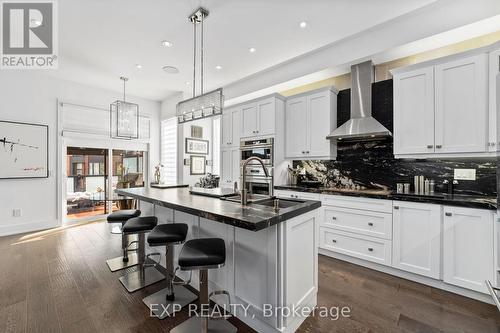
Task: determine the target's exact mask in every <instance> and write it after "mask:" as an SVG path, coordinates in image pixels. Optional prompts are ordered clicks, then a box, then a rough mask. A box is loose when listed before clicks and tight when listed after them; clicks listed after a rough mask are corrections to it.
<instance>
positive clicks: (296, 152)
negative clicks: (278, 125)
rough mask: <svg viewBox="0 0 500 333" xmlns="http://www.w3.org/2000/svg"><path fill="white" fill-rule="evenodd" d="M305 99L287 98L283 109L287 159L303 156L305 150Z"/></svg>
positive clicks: (303, 97)
mask: <svg viewBox="0 0 500 333" xmlns="http://www.w3.org/2000/svg"><path fill="white" fill-rule="evenodd" d="M306 104H307V99H306V97H305V96H302V97H296V98H289V99H287V101H286V109H285V128H286V130H285V137H286V139H285V149H286V154H285V155H286V156H287V157H294V156H304V155H305V152H306V150H307V144H308V143H307V140H308V134H307V126H306V124H307V106H306Z"/></svg>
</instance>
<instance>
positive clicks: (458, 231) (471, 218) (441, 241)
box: [276, 190, 500, 295]
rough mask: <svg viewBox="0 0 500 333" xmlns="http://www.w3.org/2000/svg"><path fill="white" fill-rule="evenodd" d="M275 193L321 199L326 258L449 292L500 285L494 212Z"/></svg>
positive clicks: (483, 290)
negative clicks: (434, 283) (366, 264)
mask: <svg viewBox="0 0 500 333" xmlns="http://www.w3.org/2000/svg"><path fill="white" fill-rule="evenodd" d="M276 195H277V196H279V197H282V198H293V199H305V200H321V202H322V213H321V223H320V227H319V247H320V250H321V251H322V252H321V253H322V254H325V255H330V256H334V257H335V253H339V254H341V255H345V256H349V257H353V258H358V259H362V260H366V261H370V262H374V263H377V264H380V265H385V266H391V268H389V269H390V270H394V274H395V275H398V274H400V271H406V272H409V273H412V274H418V275H422V276H425V277H428V278H432V279H434V280H441V281H440V282H439V283H441V284H442V285H443V289H447V288H449V286H448V287H445V284H444V283H443V282H445V283H447V284H450V285H454V286H458V287H460V288H464V289H469V290H474V291H477V292H481V293H488V290H487V287H486V284H485V281H486V280H489V281H491V282H492V283H495V282H496V283H497V285H498V284H500V282H498V280H499V278H498V277H497V276H496V274H495V271H496V267H497V266H498V267H500V264H499V263H500V259H499V257H498V256H496V255H495V250H496V249H497V248H498V247H499V246H500V245H498V243H500V231H498V230H499V229H498V228H495V225H494V223H496V222H495V221H496V219H495V218H494V217H495V216H496V215H495V214H494V212H493V211H490V210H484V209H477V208H463V207H450V206H442V205H438V204H428V203H417V202H408V201H397V200H394V201H392V200H383V199H371V198H360V197H350V196H340V195H330V194H324V195H323V194H322V195H318V194H315V193H303V192H293V191H283V190H279V191H276ZM499 225H500V224H499ZM495 237H498V239H497V240H496V239H495ZM341 259H343V260H347V261H349V259H348V257H342V256H341ZM357 263H359V262H357ZM384 269H387V268H384ZM499 274H500V273H499ZM408 278H410V279H411V277H408ZM415 280H416V281H419V282H421V279H417V278H415ZM460 288H456V289H455V291H456V292H458V293H461V292H460ZM463 294H465V295H467V293H465V291H464V293H463Z"/></svg>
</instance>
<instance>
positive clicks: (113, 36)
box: [52, 0, 434, 100]
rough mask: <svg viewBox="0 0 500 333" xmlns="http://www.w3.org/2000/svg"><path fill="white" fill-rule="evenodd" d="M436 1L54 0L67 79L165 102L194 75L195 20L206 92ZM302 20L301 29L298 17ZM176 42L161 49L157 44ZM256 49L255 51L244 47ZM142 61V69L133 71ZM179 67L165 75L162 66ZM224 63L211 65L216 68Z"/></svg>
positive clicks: (61, 73)
mask: <svg viewBox="0 0 500 333" xmlns="http://www.w3.org/2000/svg"><path fill="white" fill-rule="evenodd" d="M432 2H434V0H357V1H353V0H309V1H304V0H272V1H270V0H252V1H249V0H230V1H229V0H226V1H224V0H203V1H195V0H175V1H174V0H142V1H137V0H64V1H59V45H60V66H59V70H57V72H54V73H52V74H53V75H56V76H58V77H62V78H64V79H68V80H72V81H77V82H80V83H84V84H89V85H92V86H98V87H102V88H106V89H111V90H116V91H119V90H120V89H121V82H120V81H119V76H120V75H122V74H125V75H127V76H129V77H130V81H129V86H128V91H129V93H130V94H131V95H135V96H139V97H144V98H149V99H153V100H162V99H164V98H166V97H168V96H170V95H171V94H173V93H174V92H178V91H187V90H188V89H189V87H188V86H187V85H186V81H191V80H192V71H193V64H192V52H193V37H192V29H193V27H192V25H191V24H190V23H189V22H188V20H187V16H188V15H189V14H191V13H192V12H193V10H194V9H196V8H197V7H199V6H200V5H202V6H204V7H206V8H207V9H208V10H209V11H210V15H209V17H208V18H207V20H206V22H205V68H206V69H205V86H206V89H205V91H207V90H209V89H211V88H217V87H219V86H224V85H227V84H229V83H232V82H234V81H237V80H240V79H243V78H245V77H248V76H250V75H252V74H254V73H257V72H259V71H262V70H265V69H266V68H269V67H272V66H275V65H277V64H280V63H283V62H286V61H287V60H290V59H292V58H294V57H297V56H299V55H301V54H304V53H307V52H310V51H312V50H315V49H318V48H321V47H323V46H325V45H328V44H331V43H333V42H336V41H339V40H341V39H344V38H346V37H348V36H350V35H353V34H356V33H359V32H361V31H364V30H367V29H369V28H371V27H373V26H375V25H379V24H382V23H384V22H387V21H389V20H392V19H394V18H397V17H398V16H401V15H404V14H406V13H409V12H412V11H415V10H417V9H418V8H420V7H423V6H425V5H428V4H430V3H432ZM301 21H306V22H307V23H308V26H307V28H306V29H301V28H300V27H299V22H301ZM162 40H169V41H171V42H173V44H174V45H173V47H171V48H164V47H161V46H160V41H162ZM249 47H255V48H256V49H257V52H255V53H250V52H248V49H249ZM135 64H141V65H142V66H143V68H142V69H140V70H138V69H136V68H135ZM164 65H171V66H175V67H177V68H179V70H180V73H179V74H173V75H172V74H166V73H165V72H163V71H162V69H161V67H162V66H164ZM216 65H220V66H222V70H216V69H215V66H216Z"/></svg>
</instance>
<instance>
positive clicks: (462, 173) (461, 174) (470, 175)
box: [453, 169, 476, 180]
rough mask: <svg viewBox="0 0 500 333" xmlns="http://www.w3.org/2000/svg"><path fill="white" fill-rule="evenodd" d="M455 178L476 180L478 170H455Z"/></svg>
mask: <svg viewBox="0 0 500 333" xmlns="http://www.w3.org/2000/svg"><path fill="white" fill-rule="evenodd" d="M453 178H455V179H457V180H476V169H455V172H454V177H453Z"/></svg>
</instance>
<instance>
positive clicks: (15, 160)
mask: <svg viewBox="0 0 500 333" xmlns="http://www.w3.org/2000/svg"><path fill="white" fill-rule="evenodd" d="M48 141H49V127H48V126H47V125H36V124H26V123H18V122H11V121H1V120H0V179H7V178H47V177H48V176H49V170H48V166H49V159H48Z"/></svg>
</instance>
